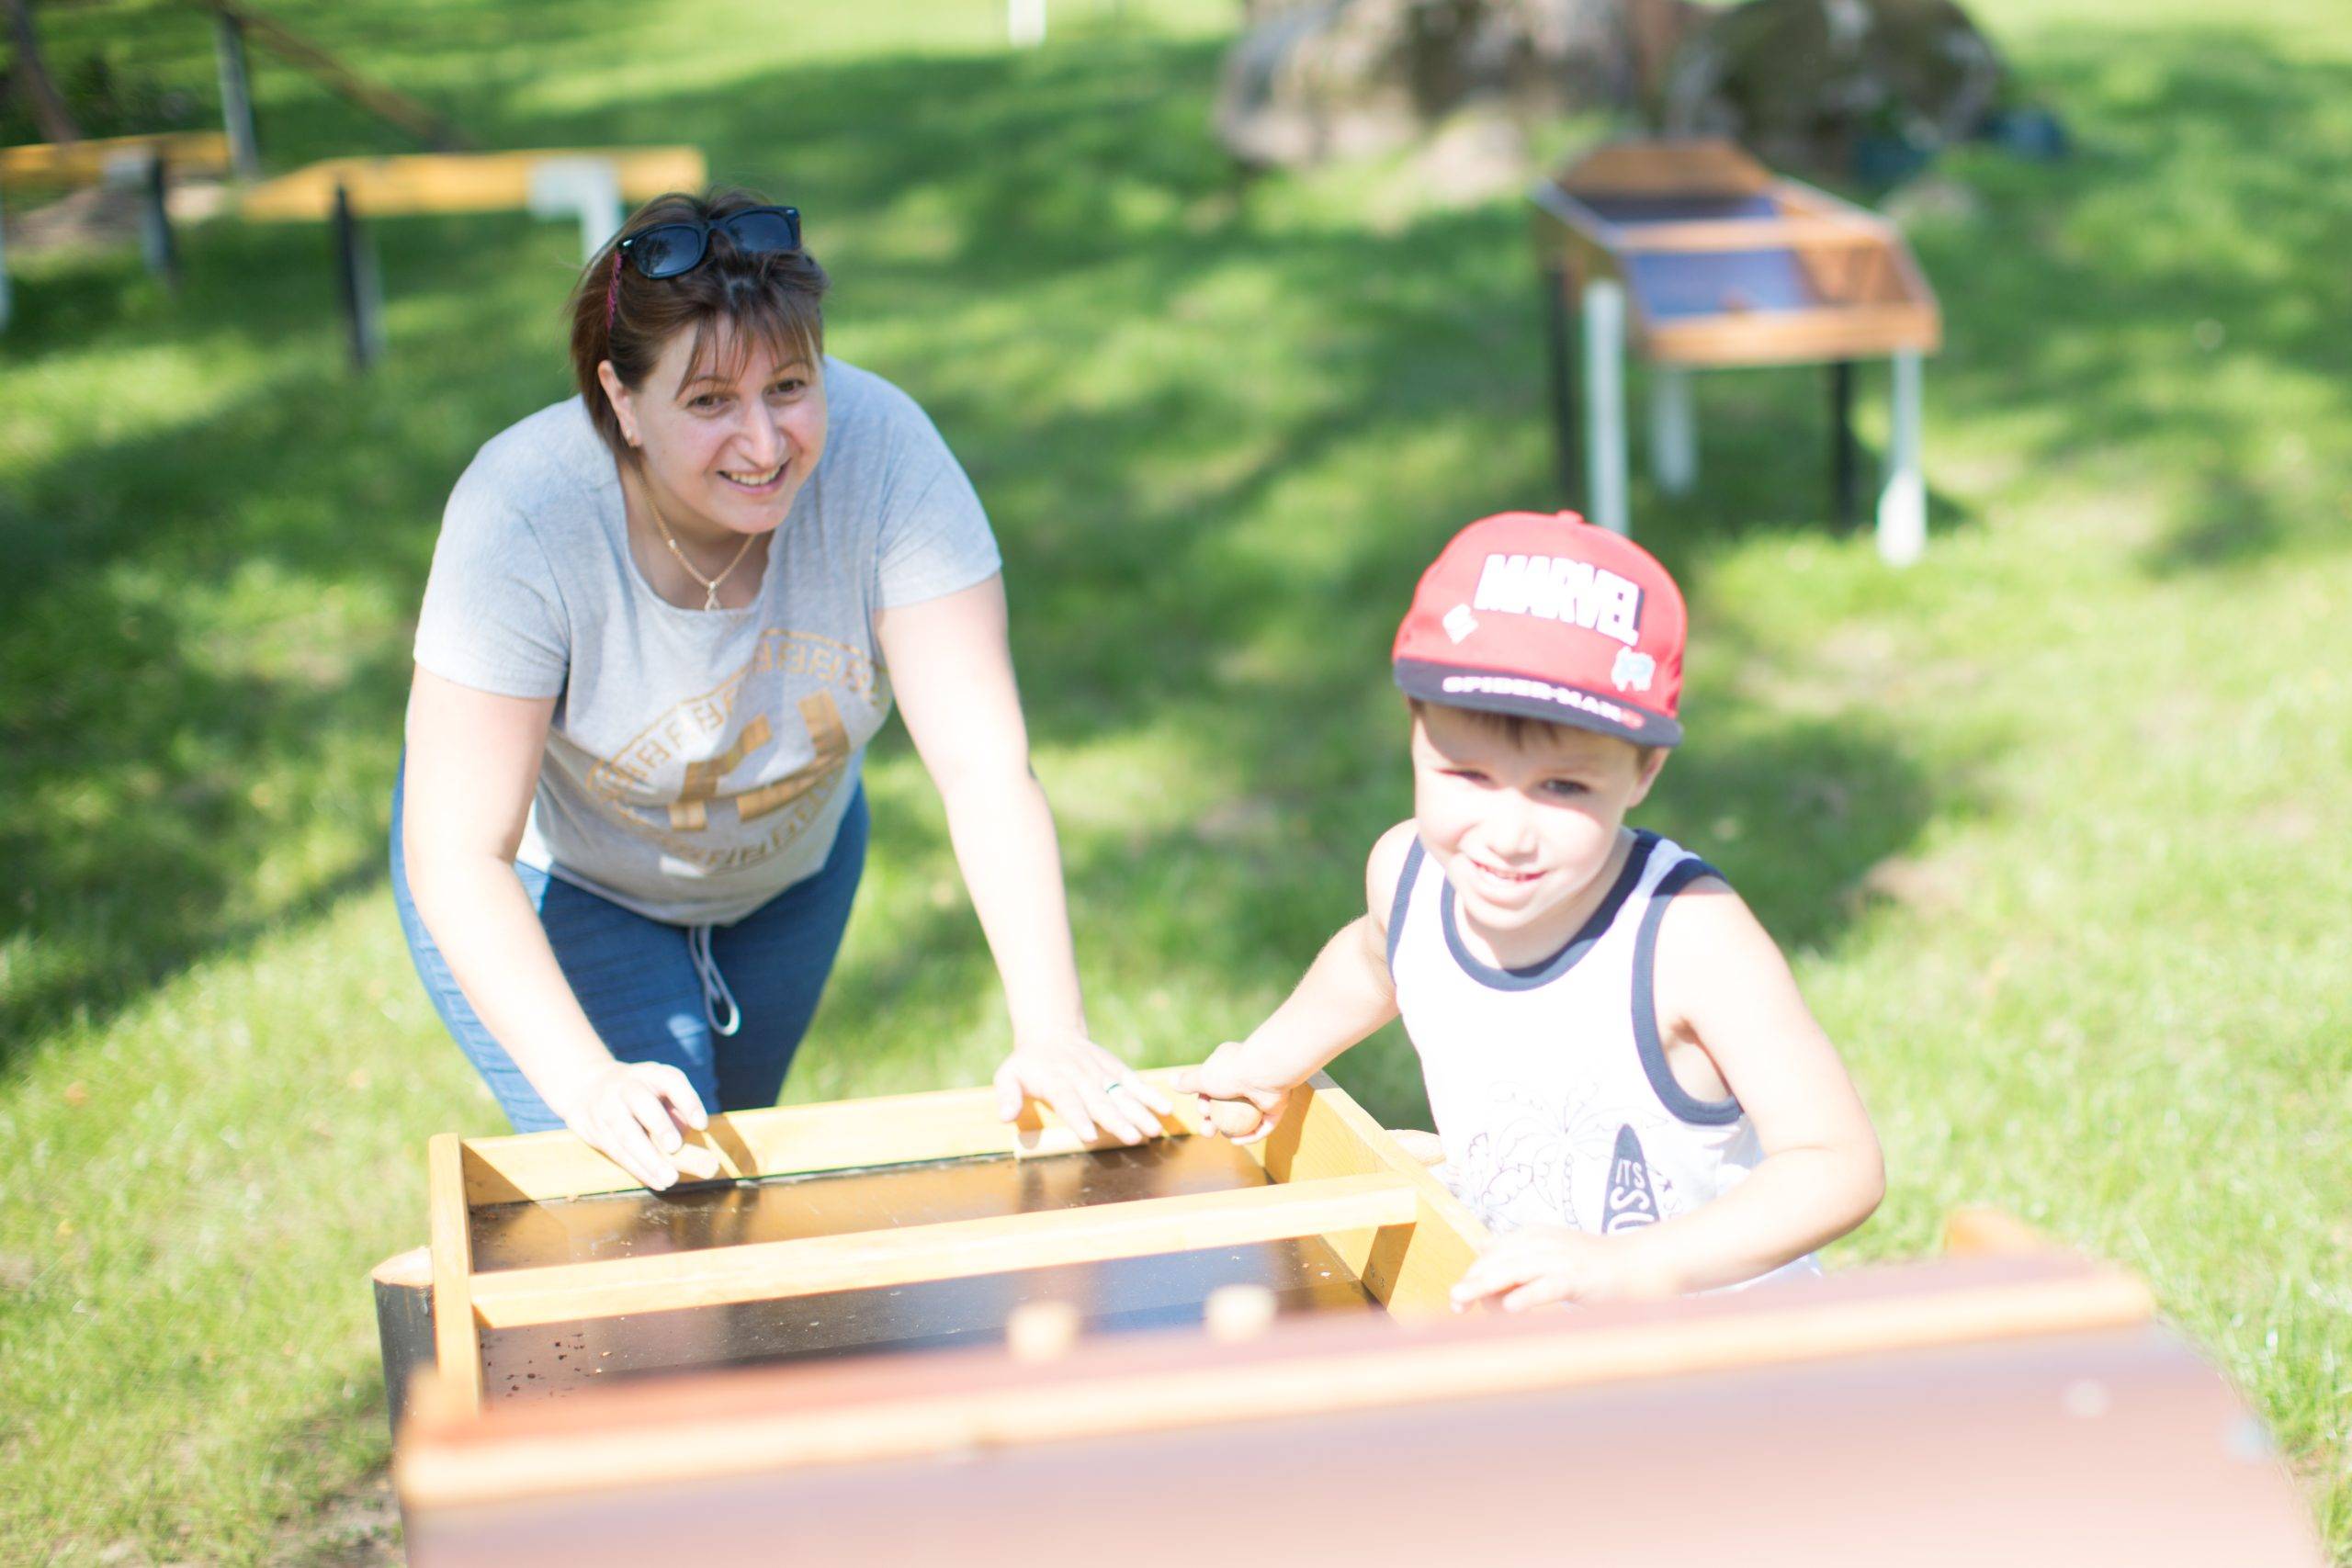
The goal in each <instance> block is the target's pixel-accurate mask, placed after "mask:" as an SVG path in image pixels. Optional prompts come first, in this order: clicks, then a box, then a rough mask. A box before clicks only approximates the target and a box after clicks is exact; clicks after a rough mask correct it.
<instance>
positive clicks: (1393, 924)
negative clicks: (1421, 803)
mask: <svg viewBox="0 0 2352 1568" xmlns="http://www.w3.org/2000/svg"><path fill="white" fill-rule="evenodd" d="M1422 856H1423V851H1422V849H1421V840H1419V838H1418V837H1416V838H1415V839H1414V840H1413V842H1412V844H1411V846H1410V847H1409V848H1408V849H1407V850H1406V851H1405V869H1404V870H1402V871H1400V872H1398V873H1397V897H1394V898H1391V899H1390V900H1389V901H1388V977H1389V978H1390V979H1392V980H1393V979H1395V978H1396V977H1397V943H1398V942H1402V941H1403V940H1404V939H1405V908H1406V906H1407V905H1408V904H1410V903H1411V902H1412V901H1413V883H1414V880H1415V879H1416V878H1418V877H1419V875H1420V874H1421V860H1422Z"/></svg>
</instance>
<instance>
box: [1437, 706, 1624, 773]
mask: <svg viewBox="0 0 2352 1568" xmlns="http://www.w3.org/2000/svg"><path fill="white" fill-rule="evenodd" d="M1405 705H1406V706H1407V707H1408V708H1409V709H1411V710H1412V714H1413V716H1414V717H1415V718H1419V717H1420V716H1422V714H1424V713H1425V712H1427V711H1428V710H1429V709H1430V708H1431V707H1433V706H1442V707H1444V709H1445V711H1446V712H1448V713H1458V714H1460V715H1461V716H1463V717H1464V718H1466V719H1468V720H1469V721H1470V722H1471V723H1472V724H1475V725H1476V726H1477V727H1478V728H1480V729H1483V730H1485V731H1487V733H1488V734H1490V735H1499V736H1501V737H1502V738H1503V739H1504V740H1505V742H1507V743H1508V744H1510V745H1511V746H1513V747H1516V748H1517V749H1518V750H1522V751H1530V750H1534V749H1535V748H1536V747H1537V746H1539V745H1541V744H1543V743H1544V740H1546V739H1549V738H1550V737H1551V736H1552V735H1554V734H1555V733H1557V732H1558V731H1561V730H1564V729H1568V730H1573V729H1583V728H1584V727H1583V726H1581V725H1574V724H1555V723H1553V722H1552V721H1551V720H1550V719H1545V718H1536V717H1534V716H1532V715H1529V714H1523V713H1496V712H1494V711H1493V710H1491V709H1488V708H1466V707H1462V706H1459V705H1455V704H1453V703H1445V704H1442V705H1441V704H1432V703H1430V702H1427V701H1425V700H1423V699H1422V698H1419V697H1413V696H1408V697H1407V698H1406V699H1405ZM1585 733H1587V734H1599V733H1602V732H1600V731H1596V730H1586V731H1585ZM1625 744H1626V745H1628V746H1631V747H1632V748H1633V749H1634V763H1635V765H1636V766H1639V767H1644V768H1646V767H1648V766H1649V765H1650V758H1651V757H1652V756H1653V755H1655V754H1656V753H1657V752H1658V751H1661V750H1665V748H1663V747H1659V746H1645V745H1643V744H1641V743H1640V742H1639V741H1635V740H1628V741H1626V742H1625Z"/></svg>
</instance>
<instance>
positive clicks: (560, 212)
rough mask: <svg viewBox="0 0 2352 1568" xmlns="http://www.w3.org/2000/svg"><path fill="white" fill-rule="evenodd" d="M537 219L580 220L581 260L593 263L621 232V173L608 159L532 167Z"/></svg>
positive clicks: (532, 198)
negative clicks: (574, 217) (610, 240)
mask: <svg viewBox="0 0 2352 1568" xmlns="http://www.w3.org/2000/svg"><path fill="white" fill-rule="evenodd" d="M528 204H529V207H530V210H531V215H532V216H533V217H535V218H562V217H566V216H568V215H571V214H573V213H577V214H578V215H579V218H580V256H581V259H582V261H588V260H591V259H593V258H594V256H595V254H596V253H597V252H598V251H601V250H603V249H604V248H605V241H607V240H609V239H611V238H612V237H613V236H614V235H616V234H617V233H619V232H620V231H621V180H620V172H619V171H618V170H616V169H615V168H614V167H613V165H612V162H611V160H610V159H606V158H548V159H547V160H545V161H544V162H541V163H538V164H533V165H532V166H531V188H530V195H529V197H528Z"/></svg>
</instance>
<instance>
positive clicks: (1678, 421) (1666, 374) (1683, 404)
mask: <svg viewBox="0 0 2352 1568" xmlns="http://www.w3.org/2000/svg"><path fill="white" fill-rule="evenodd" d="M1650 474H1651V476H1652V477H1653V478H1654V479H1657V488H1658V489H1659V490H1661V491H1665V492H1666V493H1667V494H1668V495H1688V494H1690V493H1691V487H1692V486H1693V485H1695V484H1697V483H1698V482H1699V426H1698V421H1697V419H1696V417H1695V414H1694V412H1693V409H1692V405H1691V372H1690V371H1688V370H1685V369H1683V368H1682V367H1680V366H1675V365H1657V366H1652V367H1651V368H1650Z"/></svg>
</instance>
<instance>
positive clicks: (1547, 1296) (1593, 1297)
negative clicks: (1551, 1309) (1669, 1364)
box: [1453, 1225, 1674, 1312]
mask: <svg viewBox="0 0 2352 1568" xmlns="http://www.w3.org/2000/svg"><path fill="white" fill-rule="evenodd" d="M1673 1293H1674V1287H1673V1285H1672V1283H1671V1282H1670V1281H1668V1280H1667V1279H1665V1278H1664V1276H1663V1275H1662V1274H1661V1273H1660V1272H1659V1270H1658V1269H1657V1267H1656V1266H1655V1265H1654V1264H1653V1262H1652V1260H1651V1258H1650V1257H1649V1255H1648V1253H1647V1252H1646V1251H1645V1249H1644V1248H1643V1247H1642V1239H1641V1233H1640V1232H1638V1231H1636V1232H1634V1234H1632V1235H1620V1236H1605V1235H1591V1234H1590V1233H1589V1232H1587V1231H1580V1230H1572V1229H1570V1228H1569V1227H1567V1226H1566V1225H1529V1226H1527V1227H1525V1228H1524V1229H1521V1230H1515V1231H1511V1232H1510V1233H1508V1234H1507V1235H1498V1236H1497V1237H1495V1238H1494V1240H1492V1241H1490V1242H1488V1243H1487V1249H1486V1251H1485V1252H1484V1253H1483V1254H1481V1255H1480V1257H1479V1258H1478V1261H1476V1263H1473V1264H1472V1265H1470V1267H1469V1268H1468V1269H1465V1270H1464V1271H1463V1275H1462V1280H1461V1283H1459V1284H1457V1285H1455V1286H1454V1287H1453V1310H1454V1311H1456V1312H1466V1311H1467V1310H1469V1309H1470V1308H1471V1307H1474V1306H1476V1305H1477V1304H1478V1303H1480V1302H1487V1303H1493V1304H1495V1305H1497V1306H1499V1307H1501V1308H1502V1309H1503V1310H1504V1311H1505V1312H1525V1311H1526V1310H1527V1309H1528V1308H1530V1307H1539V1306H1549V1305H1551V1304H1552V1303H1555V1302H1609V1301H1642V1300H1647V1299H1651V1298H1654V1297H1657V1296H1670V1295H1672V1294H1673Z"/></svg>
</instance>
